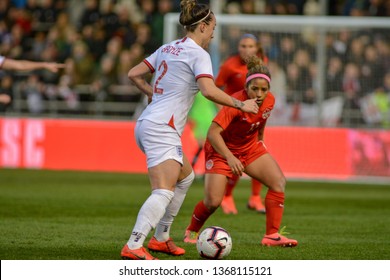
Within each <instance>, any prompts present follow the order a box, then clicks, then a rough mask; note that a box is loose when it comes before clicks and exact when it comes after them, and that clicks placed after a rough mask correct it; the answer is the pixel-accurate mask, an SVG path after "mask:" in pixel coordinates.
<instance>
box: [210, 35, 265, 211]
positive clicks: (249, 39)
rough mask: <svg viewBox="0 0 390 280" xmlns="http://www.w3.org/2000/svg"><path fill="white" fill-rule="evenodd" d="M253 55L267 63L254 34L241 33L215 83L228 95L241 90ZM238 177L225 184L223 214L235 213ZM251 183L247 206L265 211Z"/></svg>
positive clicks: (258, 191) (257, 186) (256, 186)
mask: <svg viewBox="0 0 390 280" xmlns="http://www.w3.org/2000/svg"><path fill="white" fill-rule="evenodd" d="M254 55H257V56H258V57H260V58H261V59H262V60H263V62H264V63H265V64H267V60H268V59H267V58H266V57H265V55H264V54H263V50H262V48H261V46H260V45H259V43H258V40H257V38H256V36H254V35H252V34H244V35H242V36H241V38H240V40H239V42H238V54H236V55H233V56H231V57H229V58H228V59H227V60H226V61H225V62H224V63H223V64H222V66H221V68H220V70H219V73H218V76H217V78H216V80H215V84H216V85H217V86H218V87H220V88H222V89H223V90H224V91H225V92H226V93H227V94H229V95H232V94H233V93H235V92H237V91H239V90H242V89H243V88H244V86H245V78H246V73H247V72H248V70H247V67H246V60H247V59H248V57H251V56H254ZM239 179H240V177H239V176H233V177H232V178H231V179H229V181H228V183H227V185H226V193H225V196H224V198H223V200H222V204H221V207H222V210H223V212H224V213H225V214H237V208H236V205H235V203H234V199H233V189H234V187H235V186H236V185H237V182H238V180H239ZM251 184H252V193H251V196H250V197H249V200H248V208H249V209H253V210H256V211H257V212H260V213H265V207H264V205H263V203H262V199H261V183H260V182H259V181H257V180H254V179H252V180H251Z"/></svg>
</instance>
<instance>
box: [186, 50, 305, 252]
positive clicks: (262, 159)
mask: <svg viewBox="0 0 390 280" xmlns="http://www.w3.org/2000/svg"><path fill="white" fill-rule="evenodd" d="M247 67H248V74H247V75H246V85H245V89H244V90H241V91H239V92H237V93H235V94H233V95H232V96H234V97H235V98H237V99H238V100H241V101H243V100H247V99H251V98H256V102H257V104H258V105H259V112H258V113H257V114H247V113H243V112H240V111H237V110H233V109H230V108H228V107H224V108H223V109H222V110H221V111H220V112H219V113H218V114H217V116H216V117H215V118H214V120H213V123H212V124H211V126H210V129H209V131H208V135H207V141H206V143H205V153H206V168H205V170H206V175H205V198H204V199H203V200H202V201H200V202H199V203H198V204H197V205H196V206H195V209H194V212H193V215H192V218H191V223H190V225H189V226H188V227H187V229H186V232H185V236H184V242H187V243H196V237H197V235H198V232H199V231H200V229H201V227H202V226H203V225H204V223H205V222H206V220H207V219H208V218H209V217H210V215H211V214H212V213H214V211H215V210H216V209H217V208H218V207H219V205H220V204H221V202H222V198H223V196H224V193H225V187H226V183H227V181H228V178H231V177H233V175H236V176H241V175H242V173H243V172H245V173H246V174H248V175H249V176H250V177H252V178H254V179H256V180H259V181H260V182H262V183H263V184H264V185H266V186H268V188H269V189H268V192H267V195H266V197H265V208H266V234H265V235H264V237H263V239H262V241H261V244H263V245H266V246H283V247H294V246H296V245H298V242H297V241H296V240H294V239H289V238H286V237H284V236H283V235H281V234H280V233H279V228H280V224H281V220H282V216H283V210H284V190H285V184H286V179H285V177H284V175H283V172H282V171H281V169H280V167H279V165H278V163H277V162H276V161H275V160H274V158H273V157H272V156H271V155H270V154H269V153H268V152H267V148H266V146H265V145H264V142H263V138H264V128H265V125H266V122H267V119H268V117H269V116H270V114H271V111H272V109H273V107H274V104H275V98H274V96H273V94H272V93H270V92H269V89H270V81H271V75H270V73H269V70H268V68H267V67H266V66H265V65H263V64H262V63H261V60H260V59H259V58H257V57H252V58H251V59H250V60H249V61H248V65H247ZM259 140H260V141H259Z"/></svg>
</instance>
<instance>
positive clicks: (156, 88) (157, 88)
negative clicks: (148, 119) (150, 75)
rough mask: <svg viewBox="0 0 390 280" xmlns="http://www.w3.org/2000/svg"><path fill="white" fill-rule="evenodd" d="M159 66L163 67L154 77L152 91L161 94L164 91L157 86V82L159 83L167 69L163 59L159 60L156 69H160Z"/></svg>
mask: <svg viewBox="0 0 390 280" xmlns="http://www.w3.org/2000/svg"><path fill="white" fill-rule="evenodd" d="M161 67H163V68H164V69H163V71H162V72H161V74H160V76H158V78H157V79H156V82H155V83H154V92H155V93H156V94H163V93H164V89H162V88H159V87H158V84H159V83H160V81H161V79H162V78H163V77H164V76H165V74H166V73H167V71H168V64H167V62H166V61H165V60H163V61H161V63H160V66H159V67H158V71H160V70H161Z"/></svg>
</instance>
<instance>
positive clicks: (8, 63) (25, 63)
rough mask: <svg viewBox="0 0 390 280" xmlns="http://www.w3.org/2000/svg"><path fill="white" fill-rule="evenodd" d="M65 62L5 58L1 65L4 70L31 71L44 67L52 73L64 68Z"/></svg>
mask: <svg viewBox="0 0 390 280" xmlns="http://www.w3.org/2000/svg"><path fill="white" fill-rule="evenodd" d="M64 67H65V64H62V63H55V62H35V61H29V60H15V59H10V58H6V59H5V60H4V62H3V64H2V65H1V68H2V69H4V70H15V71H32V70H38V69H46V70H49V71H51V72H53V73H56V72H58V70H59V69H61V68H64Z"/></svg>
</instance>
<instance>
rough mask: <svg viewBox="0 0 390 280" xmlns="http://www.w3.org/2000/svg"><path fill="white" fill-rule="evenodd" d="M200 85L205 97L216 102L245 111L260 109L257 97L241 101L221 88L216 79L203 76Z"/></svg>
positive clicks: (254, 111)
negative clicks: (215, 82)
mask: <svg viewBox="0 0 390 280" xmlns="http://www.w3.org/2000/svg"><path fill="white" fill-rule="evenodd" d="M198 87H199V89H200V91H201V92H202V94H203V95H204V97H206V98H207V99H209V100H211V101H214V102H215V103H218V104H221V105H225V106H229V107H233V108H237V109H239V110H241V111H243V112H248V113H255V114H256V113H257V112H258V111H259V106H258V105H257V103H256V100H255V99H248V100H245V101H240V100H238V99H236V98H233V97H231V96H230V95H228V94H227V93H225V92H223V91H222V90H220V89H219V88H218V87H217V86H216V85H215V84H214V81H213V80H212V79H210V78H208V77H203V78H199V79H198Z"/></svg>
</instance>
